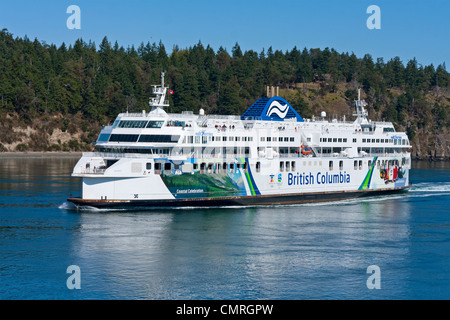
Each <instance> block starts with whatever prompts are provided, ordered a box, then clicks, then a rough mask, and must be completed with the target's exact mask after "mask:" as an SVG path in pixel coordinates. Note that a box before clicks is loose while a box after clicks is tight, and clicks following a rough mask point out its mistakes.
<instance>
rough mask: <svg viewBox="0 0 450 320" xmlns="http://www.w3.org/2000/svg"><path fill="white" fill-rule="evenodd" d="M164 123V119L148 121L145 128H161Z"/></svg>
mask: <svg viewBox="0 0 450 320" xmlns="http://www.w3.org/2000/svg"><path fill="white" fill-rule="evenodd" d="M163 124H164V121H149V122H148V123H147V128H161V127H162V126H163Z"/></svg>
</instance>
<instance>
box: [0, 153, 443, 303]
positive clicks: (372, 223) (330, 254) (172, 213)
mask: <svg viewBox="0 0 450 320" xmlns="http://www.w3.org/2000/svg"><path fill="white" fill-rule="evenodd" d="M76 161H77V158H76V157H72V158H71V157H69V158H62V157H49V156H44V157H2V156H1V155H0V219H1V220H0V299H167V300H169V299H170V300H173V299H220V300H221V299H289V300H292V299H294V300H296V299H449V298H450V209H449V208H450V197H449V196H450V164H449V163H448V162H439V163H428V162H413V169H412V170H411V174H410V177H411V178H410V180H411V183H412V184H413V187H412V188H411V189H410V191H408V192H405V193H400V194H392V195H385V196H374V197H368V198H364V199H356V200H346V201H337V202H329V203H320V204H303V205H291V206H268V207H252V208H244V207H234V208H209V209H208V208H206V209H199V208H188V209H164V210H162V209H158V210H135V211H133V210H98V209H93V208H86V209H83V210H74V208H73V207H72V206H71V205H70V204H69V203H67V202H66V199H67V198H68V197H69V195H70V194H72V195H73V196H79V194H80V180H79V179H77V178H72V177H71V176H70V173H71V171H72V168H73V166H74V165H75V163H76Z"/></svg>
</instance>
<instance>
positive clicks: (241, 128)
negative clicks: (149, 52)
mask: <svg viewBox="0 0 450 320" xmlns="http://www.w3.org/2000/svg"><path fill="white" fill-rule="evenodd" d="M168 90H169V87H165V84H164V73H162V74H161V84H160V85H154V86H153V88H152V94H153V95H154V97H152V98H150V101H149V105H150V107H151V111H149V112H146V111H145V110H143V111H142V113H129V112H125V113H121V114H119V115H118V116H117V118H116V119H115V121H114V123H113V124H112V125H109V126H105V127H104V128H103V129H102V130H101V132H100V134H99V136H98V139H97V141H96V142H95V143H94V144H95V146H96V152H87V153H83V155H82V157H81V158H80V160H79V161H78V163H77V164H76V165H75V167H74V168H73V173H72V176H73V177H79V178H81V180H82V182H81V195H80V196H79V197H72V196H70V198H69V199H68V201H69V202H71V203H73V204H75V205H76V206H77V207H79V206H90V207H96V208H116V207H119V208H127V207H149V208H160V207H204V206H207V207H214V206H257V205H289V204H299V203H307V202H318V201H337V200H342V199H348V198H356V197H362V196H367V195H376V194H382V193H391V192H398V191H403V190H405V189H407V188H408V187H409V186H410V183H409V170H410V168H411V154H410V150H411V146H410V142H409V140H408V137H407V135H406V134H405V133H404V132H396V130H395V128H394V126H393V124H392V123H391V122H376V121H371V120H369V119H368V113H367V111H366V108H365V107H366V106H367V103H366V102H365V101H363V100H361V98H360V92H359V91H358V100H355V101H354V104H355V108H356V110H355V111H356V112H355V113H354V116H355V119H354V121H345V117H344V118H343V119H327V117H326V113H325V112H321V115H320V116H318V117H312V118H311V119H304V118H302V117H301V115H299V114H298V113H297V112H296V110H295V109H294V108H293V107H292V106H291V105H290V104H289V102H288V101H286V100H285V99H284V98H282V97H280V96H279V95H278V94H277V93H278V91H279V90H277V89H276V88H275V89H274V87H270V88H269V87H267V94H266V96H263V97H261V98H260V99H259V100H257V101H256V102H255V103H254V104H253V105H252V106H250V108H248V110H246V111H245V112H244V113H243V114H242V115H241V116H229V115H209V114H205V112H204V110H203V109H199V111H198V114H195V113H194V112H192V111H184V112H181V113H175V114H171V113H167V112H166V111H165V110H164V109H165V108H166V107H168V106H169V102H168V100H167V99H166V95H167V94H168V93H169V94H170V93H172V92H171V90H169V92H168Z"/></svg>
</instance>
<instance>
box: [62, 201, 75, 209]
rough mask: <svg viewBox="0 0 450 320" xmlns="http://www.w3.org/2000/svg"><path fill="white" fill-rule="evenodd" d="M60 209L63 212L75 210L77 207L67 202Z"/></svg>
mask: <svg viewBox="0 0 450 320" xmlns="http://www.w3.org/2000/svg"><path fill="white" fill-rule="evenodd" d="M58 208H59V209H61V210H74V209H76V208H77V207H76V206H75V205H74V204H73V203H71V202H67V201H66V202H64V203H62V204H61V205H60V206H59V207H58Z"/></svg>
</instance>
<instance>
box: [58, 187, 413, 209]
mask: <svg viewBox="0 0 450 320" xmlns="http://www.w3.org/2000/svg"><path fill="white" fill-rule="evenodd" d="M409 187H410V185H408V186H404V187H396V188H385V189H369V190H355V191H339V192H312V193H295V194H280V195H256V196H236V197H215V198H188V199H164V200H103V199H102V200H89V199H81V198H69V199H67V200H68V201H69V202H71V203H73V204H74V205H75V206H76V207H77V208H78V207H94V208H105V209H106V208H116V209H122V208H124V209H127V208H128V209H129V208H148V209H152V208H153V209H157V208H196V207H198V208H208V207H236V206H246V207H247V206H248V207H252V206H278V205H296V204H305V203H317V202H331V201H341V200H347V199H355V198H362V197H371V196H372V197H373V196H381V195H386V194H395V193H402V192H407V191H408V188H409Z"/></svg>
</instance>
